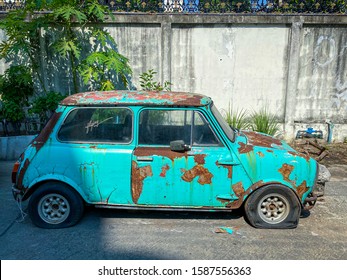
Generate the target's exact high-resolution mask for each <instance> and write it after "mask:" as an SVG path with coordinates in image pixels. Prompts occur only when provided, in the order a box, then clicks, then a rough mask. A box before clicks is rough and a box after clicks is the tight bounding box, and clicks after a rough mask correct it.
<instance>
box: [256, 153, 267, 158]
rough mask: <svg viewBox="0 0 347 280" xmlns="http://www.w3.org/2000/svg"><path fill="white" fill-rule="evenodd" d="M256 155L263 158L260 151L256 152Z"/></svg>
mask: <svg viewBox="0 0 347 280" xmlns="http://www.w3.org/2000/svg"><path fill="white" fill-rule="evenodd" d="M257 154H258V156H259V157H261V158H263V157H264V156H265V155H264V154H263V153H262V152H257Z"/></svg>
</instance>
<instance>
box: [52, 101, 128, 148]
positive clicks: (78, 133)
mask: <svg viewBox="0 0 347 280" xmlns="http://www.w3.org/2000/svg"><path fill="white" fill-rule="evenodd" d="M132 131H133V114H132V111H131V110H130V109H129V108H79V109H74V110H72V111H71V112H70V113H69V114H68V116H67V117H66V118H65V120H64V122H63V124H62V126H61V128H60V130H59V132H58V139H59V140H60V141H63V142H92V143H95V142H105V143H107V142H115V143H130V142H131V140H132V135H133V133H132Z"/></svg>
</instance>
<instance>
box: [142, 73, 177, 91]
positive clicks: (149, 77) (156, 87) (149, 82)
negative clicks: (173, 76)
mask: <svg viewBox="0 0 347 280" xmlns="http://www.w3.org/2000/svg"><path fill="white" fill-rule="evenodd" d="M156 74H157V72H155V71H154V70H153V69H150V70H148V71H147V72H144V73H142V74H141V75H140V86H141V88H142V89H143V90H149V91H163V90H165V91H170V90H171V86H172V84H171V83H170V82H169V81H165V82H164V84H163V85H162V84H161V83H160V82H156V81H154V76H155V75H156Z"/></svg>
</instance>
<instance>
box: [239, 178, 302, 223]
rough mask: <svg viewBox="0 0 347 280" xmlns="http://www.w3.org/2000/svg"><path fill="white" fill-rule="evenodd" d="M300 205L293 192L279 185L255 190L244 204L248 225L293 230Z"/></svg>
mask: <svg viewBox="0 0 347 280" xmlns="http://www.w3.org/2000/svg"><path fill="white" fill-rule="evenodd" d="M300 211H301V205H300V202H299V200H298V198H297V197H296V195H295V194H294V192H293V191H292V190H291V189H289V188H287V187H284V186H281V185H269V186H265V187H262V188H260V189H258V190H256V191H255V192H254V193H252V194H251V195H250V197H248V199H247V200H246V202H245V214H246V217H247V219H248V221H249V223H250V224H251V225H252V226H254V227H257V228H295V227H296V226H297V225H298V222H299V217H300Z"/></svg>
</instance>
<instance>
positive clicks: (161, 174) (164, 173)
mask: <svg viewBox="0 0 347 280" xmlns="http://www.w3.org/2000/svg"><path fill="white" fill-rule="evenodd" d="M169 169H170V166H169V165H168V164H166V165H164V166H163V167H162V168H161V173H160V175H159V176H160V177H166V172H167V171H168V170H169Z"/></svg>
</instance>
